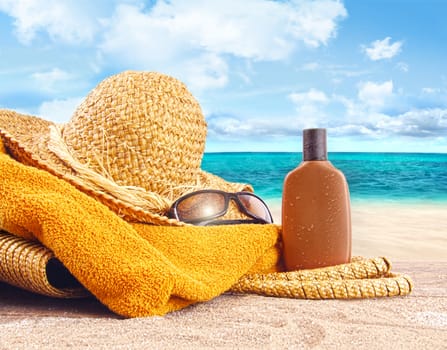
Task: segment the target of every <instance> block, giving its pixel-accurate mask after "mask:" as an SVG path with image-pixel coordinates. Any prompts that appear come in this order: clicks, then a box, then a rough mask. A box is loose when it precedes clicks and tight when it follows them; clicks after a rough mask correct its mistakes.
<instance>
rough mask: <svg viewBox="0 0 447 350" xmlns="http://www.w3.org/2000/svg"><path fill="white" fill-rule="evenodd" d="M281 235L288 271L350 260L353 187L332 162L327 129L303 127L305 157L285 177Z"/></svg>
mask: <svg viewBox="0 0 447 350" xmlns="http://www.w3.org/2000/svg"><path fill="white" fill-rule="evenodd" d="M282 235H283V244H284V262H285V265H286V268H287V270H288V271H292V270H299V269H312V268H317V267H323V266H332V265H338V264H343V263H347V262H349V261H350V260H351V209H350V200H349V188H348V184H347V182H346V178H345V176H344V175H343V173H342V172H341V171H340V170H338V169H337V168H335V167H334V166H333V165H332V163H331V162H329V161H328V157H327V146H326V129H305V130H303V161H302V162H301V164H299V166H298V167H297V168H296V169H294V170H292V171H291V172H290V173H288V174H287V176H286V178H285V179H284V187H283V197H282Z"/></svg>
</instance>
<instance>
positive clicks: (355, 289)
mask: <svg viewBox="0 0 447 350" xmlns="http://www.w3.org/2000/svg"><path fill="white" fill-rule="evenodd" d="M390 270H391V263H390V262H389V261H388V260H387V259H386V258H375V259H365V258H361V257H355V258H353V260H352V262H350V263H348V264H343V265H337V266H329V267H324V268H319V269H313V270H302V271H291V272H274V273H269V274H259V273H256V274H247V275H244V276H243V277H242V278H240V279H239V281H238V282H237V283H236V284H234V285H233V286H232V287H231V289H230V292H234V293H255V294H260V295H265V296H276V297H288V298H298V299H359V298H375V297H384V296H398V295H400V296H403V295H408V294H410V293H411V291H412V289H413V282H412V280H411V278H409V277H408V276H405V275H398V274H393V273H391V272H390Z"/></svg>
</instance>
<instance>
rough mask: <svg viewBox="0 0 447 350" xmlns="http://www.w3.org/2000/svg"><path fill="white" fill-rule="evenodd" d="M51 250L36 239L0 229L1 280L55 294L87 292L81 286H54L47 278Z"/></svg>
mask: <svg viewBox="0 0 447 350" xmlns="http://www.w3.org/2000/svg"><path fill="white" fill-rule="evenodd" d="M52 259H55V257H54V254H53V253H52V252H51V251H50V250H49V249H47V248H46V247H44V246H43V245H41V244H40V243H38V242H33V241H29V240H26V239H23V238H20V237H16V236H13V235H10V234H8V233H6V232H5V231H1V230H0V281H3V282H6V283H9V284H11V285H13V286H16V287H19V288H22V289H25V290H28V291H31V292H34V293H38V294H42V295H47V296H50V297H55V298H79V297H84V296H86V295H88V293H87V292H86V290H85V289H83V288H64V289H62V288H57V287H55V286H53V285H52V284H51V283H50V281H49V278H48V274H47V271H48V266H49V264H50V261H52Z"/></svg>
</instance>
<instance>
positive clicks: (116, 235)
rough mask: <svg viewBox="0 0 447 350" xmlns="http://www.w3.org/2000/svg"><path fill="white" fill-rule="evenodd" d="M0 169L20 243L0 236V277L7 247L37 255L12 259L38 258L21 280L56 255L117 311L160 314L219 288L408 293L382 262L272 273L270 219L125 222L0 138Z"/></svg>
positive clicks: (277, 263)
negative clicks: (27, 161) (14, 153)
mask: <svg viewBox="0 0 447 350" xmlns="http://www.w3.org/2000/svg"><path fill="white" fill-rule="evenodd" d="M0 174H1V176H0V230H4V231H7V232H9V233H11V234H13V235H15V236H18V237H21V238H23V239H24V241H23V240H19V241H17V240H13V239H11V238H10V237H8V236H9V235H8V234H6V233H1V237H0V238H1V239H0V248H1V249H0V251H1V255H2V256H0V277H1V275H2V273H3V272H5V273H3V275H5V276H6V277H5V278H3V280H5V281H7V282H8V281H11V280H13V279H14V276H16V277H17V274H18V269H17V268H16V267H17V266H16V265H15V264H16V263H17V261H16V260H18V259H16V257H18V255H19V253H18V249H16V248H14V247H20V250H21V251H24V250H26V249H27V248H24V247H30V246H33V247H34V248H35V249H37V250H39V252H40V253H37V254H34V253H36V251H35V250H33V255H31V254H28V253H27V254H25V257H24V258H23V257H22V258H20V260H21V263H23V264H34V258H36V259H38V258H39V256H40V258H42V259H43V260H42V261H41V263H40V267H39V268H40V269H41V270H40V271H39V272H38V273H37V274H36V275H30V274H29V275H28V274H27V272H26V269H24V272H23V275H20V276H18V278H15V280H20V279H21V282H20V281H19V283H18V284H19V285H21V286H23V285H24V283H22V282H23V280H24V279H26V276H29V278H43V279H46V278H48V276H47V275H46V271H43V270H45V266H46V265H45V264H47V263H49V262H50V261H53V263H54V259H57V260H58V261H60V262H62V263H63V266H64V267H65V268H66V269H68V270H65V272H66V273H68V271H69V272H70V273H71V274H72V275H73V276H74V277H75V278H76V280H77V281H79V282H80V283H81V284H82V285H83V286H84V287H85V288H87V289H88V291H89V292H90V293H92V294H93V295H94V296H96V297H97V298H98V299H99V300H100V301H101V302H102V303H103V304H105V305H106V306H107V307H109V308H110V309H111V310H112V311H114V312H116V313H118V314H120V315H123V316H127V317H142V316H149V315H163V314H165V313H167V312H170V311H174V310H178V309H181V308H183V307H185V306H188V305H191V304H193V303H197V302H201V301H207V300H210V299H212V298H214V297H216V296H218V295H220V294H222V293H223V292H226V291H232V292H236V293H240V292H243V293H258V294H262V295H268V296H282V297H294V298H309V299H326V298H366V297H378V296H393V295H406V294H409V293H410V292H411V289H412V282H411V279H410V278H408V277H407V276H399V275H395V274H392V273H391V272H390V269H391V265H390V263H389V262H388V260H386V259H383V258H379V259H370V260H356V261H353V262H351V263H349V264H345V265H339V266H335V267H327V268H323V269H316V270H310V271H298V272H280V271H281V270H282V266H281V250H280V233H281V232H280V231H281V230H280V227H279V226H276V225H228V226H208V227H197V226H185V227H168V226H154V225H147V224H135V223H128V222H126V221H124V220H123V219H121V218H120V217H119V216H117V215H116V214H115V213H114V212H112V211H111V210H110V209H109V208H108V207H106V206H104V205H103V204H101V203H99V202H98V201H96V200H94V199H93V198H92V197H89V196H88V195H86V194H84V193H82V192H80V191H78V190H77V189H76V188H75V187H73V186H72V185H70V184H68V183H67V182H65V181H63V180H60V179H58V178H57V177H55V176H53V175H51V174H49V173H47V172H45V171H43V170H39V169H37V168H33V167H30V166H25V165H23V164H21V163H19V162H17V161H15V160H14V159H12V158H10V157H9V156H8V155H7V154H6V153H5V150H4V148H3V147H2V144H1V143H0ZM29 241H34V242H35V243H36V244H34V245H33V244H30V243H29ZM34 248H32V249H34ZM11 249H12V250H14V252H13V253H11ZM3 253H4V254H3ZM32 256H33V258H31V257H32ZM2 264H4V265H5V266H2ZM6 265H8V266H6ZM56 266H58V265H57V264H56ZM7 267H8V268H7ZM9 267H12V268H9ZM59 267H60V266H59ZM59 267H58V270H60V268H59ZM14 270H15V271H14ZM62 270H63V269H62ZM21 273H22V272H20V274H21ZM13 275H14V276H13ZM34 282H36V281H33V283H34ZM71 282H73V281H71ZM25 284H26V283H25ZM31 284H32V283H31ZM69 286H70V287H73V283H70V284H69ZM53 287H54V286H51V283H49V282H48V281H45V283H44V288H43V290H44V293H50V294H51V295H55V296H58V295H59V296H62V297H63V296H64V295H66V293H72V294H73V292H74V291H75V290H74V289H73V288H72V289H69V290H68V292H67V291H65V292H64V290H62V291H61V290H55V289H54V288H53ZM30 289H31V290H38V289H39V288H34V287H32V288H30ZM56 289H57V288H56ZM74 294H75V295H76V296H79V295H82V292H81V293H78V291H76V292H75V293H74Z"/></svg>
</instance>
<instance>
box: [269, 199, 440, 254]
mask: <svg viewBox="0 0 447 350" xmlns="http://www.w3.org/2000/svg"><path fill="white" fill-rule="evenodd" d="M267 204H268V205H269V208H270V209H271V211H272V215H273V217H274V221H275V222H276V223H280V222H281V203H280V202H277V201H276V202H268V201H267ZM351 215H352V254H353V255H360V256H365V257H376V256H385V257H387V258H390V259H393V260H414V261H428V260H432V261H433V260H436V261H447V204H437V203H436V204H428V203H424V204H408V203H405V204H396V203H388V202H385V203H378V202H371V203H367V202H356V201H353V202H352V204H351Z"/></svg>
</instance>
